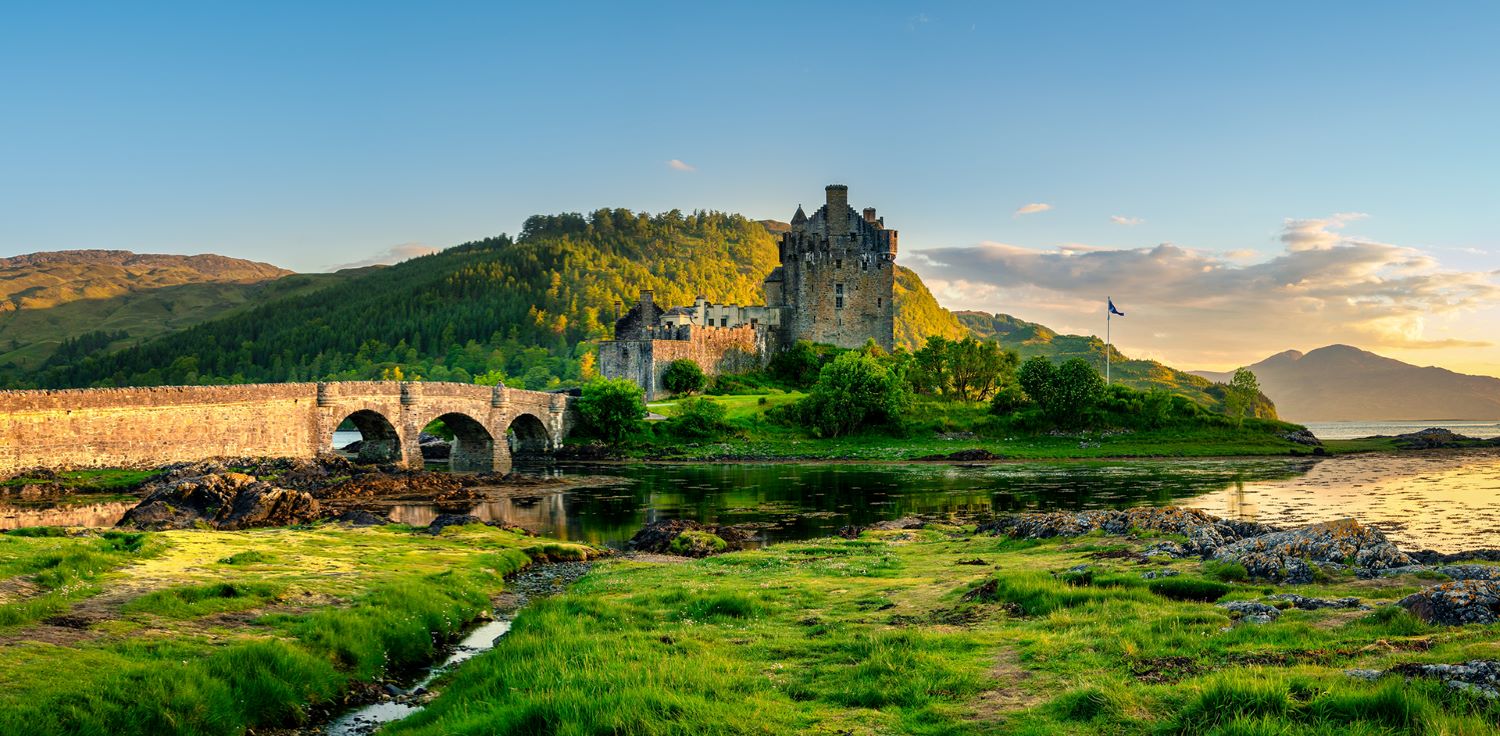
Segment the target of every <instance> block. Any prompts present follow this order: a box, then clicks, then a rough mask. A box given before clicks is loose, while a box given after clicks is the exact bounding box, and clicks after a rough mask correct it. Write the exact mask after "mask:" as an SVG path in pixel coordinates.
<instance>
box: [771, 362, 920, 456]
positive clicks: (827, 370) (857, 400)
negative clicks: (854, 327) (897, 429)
mask: <svg viewBox="0 0 1500 736" xmlns="http://www.w3.org/2000/svg"><path fill="white" fill-rule="evenodd" d="M908 401H909V394H908V393H907V389H906V382H905V381H904V380H903V379H902V378H901V377H900V376H898V375H896V374H895V373H894V372H892V371H891V369H890V368H887V367H886V365H885V364H884V363H883V362H882V361H881V360H880V359H879V358H876V357H874V356H872V355H866V354H864V353H857V352H849V353H844V354H842V355H840V356H839V357H837V358H835V359H834V360H833V362H832V363H829V364H828V365H826V366H824V367H823V370H822V372H820V373H819V374H818V382H817V383H816V384H814V385H813V389H812V392H811V393H810V394H809V395H808V396H807V398H805V399H803V400H801V401H799V402H797V404H796V405H795V406H796V408H795V409H794V410H792V411H791V412H789V413H788V414H787V415H786V418H790V419H795V420H800V421H801V422H803V423H805V424H806V425H807V426H810V427H812V429H813V431H814V433H816V434H817V435H818V436H821V437H838V436H842V435H846V434H849V433H850V432H853V431H855V430H858V429H860V428H862V427H867V426H881V425H886V426H889V425H893V424H895V423H897V422H898V421H900V417H901V412H902V411H903V410H905V408H906V405H907V403H908Z"/></svg>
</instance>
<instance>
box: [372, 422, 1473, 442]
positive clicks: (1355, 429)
mask: <svg viewBox="0 0 1500 736" xmlns="http://www.w3.org/2000/svg"><path fill="white" fill-rule="evenodd" d="M1306 427H1307V428H1308V429H1310V430H1312V433H1313V434H1315V435H1317V436H1318V437H1320V438H1322V439H1325V440H1352V439H1358V438H1360V437H1374V436H1375V435H1397V434H1407V433H1409V432H1420V431H1421V430H1424V429H1427V428H1428V427H1442V428H1444V429H1448V430H1452V431H1454V432H1457V433H1458V434H1462V435H1467V436H1469V437H1478V438H1479V439H1489V438H1491V437H1500V421H1443V420H1438V419H1433V420H1426V421H1401V422H1308V423H1307V424H1306ZM351 441H352V440H351Z"/></svg>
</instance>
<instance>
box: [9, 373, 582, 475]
mask: <svg viewBox="0 0 1500 736" xmlns="http://www.w3.org/2000/svg"><path fill="white" fill-rule="evenodd" d="M571 402H572V397H570V396H568V395H566V394H560V393H548V392H542V391H525V390H520V389H513V388H507V387H505V386H494V387H490V386H475V385H471V384H462V383H428V382H402V381H348V382H329V383H281V384H252V385H240V386H161V387H150V388H103V389H63V390H54V391H0V443H3V445H0V478H3V477H7V476H10V475H13V474H14V473H16V472H18V471H22V470H29V469H32V468H47V469H53V470H66V469H78V468H105V467H155V466H160V465H166V464H168V463H174V462H185V461H194V460H205V459H209V458H215V457H287V458H301V459H311V458H314V457H317V456H318V455H320V454H324V453H328V452H332V451H333V450H334V446H333V433H334V430H336V429H338V427H339V426H340V425H341V424H342V423H343V422H344V421H345V420H349V421H351V422H352V423H353V424H354V426H355V427H357V428H358V429H359V430H360V434H361V435H362V437H363V439H364V442H363V443H362V446H361V448H360V453H359V455H360V458H361V459H362V460H367V461H377V462H395V463H405V464H407V465H411V466H414V467H421V464H422V452H421V448H420V447H419V446H418V435H419V434H420V433H421V431H422V428H423V427H426V426H427V425H428V424H430V423H431V422H432V421H433V420H434V419H442V420H443V423H444V424H446V425H447V426H448V428H449V429H450V430H452V432H453V433H454V442H453V448H452V455H451V460H450V462H451V465H452V469H453V470H456V471H491V470H492V471H497V472H508V471H509V470H510V468H511V457H512V454H513V451H514V453H517V454H533V453H545V452H549V451H551V450H552V449H553V448H555V447H557V446H558V444H560V443H561V442H562V439H563V438H564V437H565V436H567V433H568V431H569V430H570V429H571V428H572V426H573V416H574V412H573V408H572V406H571Z"/></svg>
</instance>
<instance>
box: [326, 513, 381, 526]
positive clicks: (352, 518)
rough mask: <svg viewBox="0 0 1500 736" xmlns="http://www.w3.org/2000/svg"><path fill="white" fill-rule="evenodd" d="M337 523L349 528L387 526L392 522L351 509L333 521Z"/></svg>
mask: <svg viewBox="0 0 1500 736" xmlns="http://www.w3.org/2000/svg"><path fill="white" fill-rule="evenodd" d="M332 520H333V521H334V522H335V523H339V524H348V525H349V526H385V525H386V524H389V523H391V520H390V519H388V518H386V517H384V516H377V515H376V514H373V513H371V512H369V511H366V510H365V509H349V510H348V511H345V512H344V513H342V514H339V515H338V516H335V517H333V519H332Z"/></svg>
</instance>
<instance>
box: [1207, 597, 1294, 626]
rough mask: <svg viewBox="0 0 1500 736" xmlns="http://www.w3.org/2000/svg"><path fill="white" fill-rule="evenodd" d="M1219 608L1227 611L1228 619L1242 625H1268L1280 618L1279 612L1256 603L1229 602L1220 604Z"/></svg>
mask: <svg viewBox="0 0 1500 736" xmlns="http://www.w3.org/2000/svg"><path fill="white" fill-rule="evenodd" d="M1219 608H1223V609H1225V610H1227V611H1229V617H1230V618H1232V619H1234V620H1236V621H1238V622H1240V623H1243V624H1268V623H1271V622H1272V621H1275V620H1276V619H1278V618H1281V610H1280V609H1278V608H1276V607H1275V606H1268V605H1266V604H1264V603H1259V602H1256V601H1230V602H1228V603H1220V604H1219Z"/></svg>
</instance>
